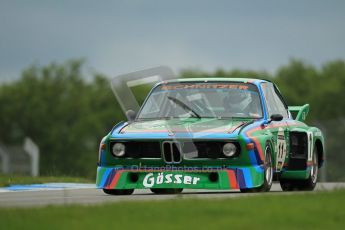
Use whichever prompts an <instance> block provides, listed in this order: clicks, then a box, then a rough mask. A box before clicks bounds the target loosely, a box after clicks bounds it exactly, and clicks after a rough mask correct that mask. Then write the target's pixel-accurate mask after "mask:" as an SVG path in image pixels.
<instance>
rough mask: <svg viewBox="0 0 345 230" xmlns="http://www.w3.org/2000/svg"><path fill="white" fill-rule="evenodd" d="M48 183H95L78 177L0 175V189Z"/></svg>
mask: <svg viewBox="0 0 345 230" xmlns="http://www.w3.org/2000/svg"><path fill="white" fill-rule="evenodd" d="M49 182H73V183H95V181H94V180H90V179H85V178H78V177H53V176H46V177H30V176H18V175H4V174H0V187H6V186H9V185H13V184H42V183H49Z"/></svg>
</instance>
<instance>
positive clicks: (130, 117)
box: [126, 109, 137, 121]
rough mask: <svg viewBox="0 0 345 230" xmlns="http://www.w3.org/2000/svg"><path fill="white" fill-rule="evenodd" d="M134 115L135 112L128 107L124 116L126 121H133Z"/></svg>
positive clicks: (135, 114)
mask: <svg viewBox="0 0 345 230" xmlns="http://www.w3.org/2000/svg"><path fill="white" fill-rule="evenodd" d="M136 116H137V113H136V112H134V111H133V110H131V109H130V110H127V111H126V117H127V119H128V121H134V120H135V118H136Z"/></svg>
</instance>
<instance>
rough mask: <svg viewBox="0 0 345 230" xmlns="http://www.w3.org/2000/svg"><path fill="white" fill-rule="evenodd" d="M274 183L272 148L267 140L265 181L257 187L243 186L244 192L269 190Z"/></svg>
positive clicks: (242, 190)
mask: <svg viewBox="0 0 345 230" xmlns="http://www.w3.org/2000/svg"><path fill="white" fill-rule="evenodd" d="M272 183H273V163H272V148H271V145H270V144H269V143H268V142H267V144H266V147H265V161H264V183H263V184H262V185H261V186H260V187H257V188H241V189H240V190H241V192H243V193H252V192H269V191H270V190H271V187H272Z"/></svg>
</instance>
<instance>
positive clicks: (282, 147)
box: [276, 128, 286, 171]
mask: <svg viewBox="0 0 345 230" xmlns="http://www.w3.org/2000/svg"><path fill="white" fill-rule="evenodd" d="M276 153H277V157H276V158H277V163H276V166H277V171H280V170H281V169H282V168H283V165H284V161H285V156H286V140H285V134H284V129H283V128H279V130H278V135H277V145H276Z"/></svg>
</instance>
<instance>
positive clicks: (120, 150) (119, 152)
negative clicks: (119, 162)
mask: <svg viewBox="0 0 345 230" xmlns="http://www.w3.org/2000/svg"><path fill="white" fill-rule="evenodd" d="M112 151H113V154H114V156H117V157H122V156H123V155H125V145H124V144H122V143H116V144H114V145H113V149H112Z"/></svg>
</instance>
